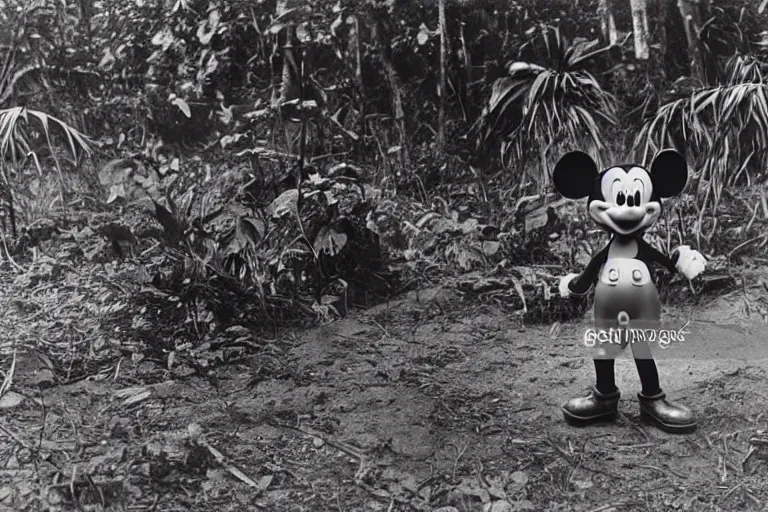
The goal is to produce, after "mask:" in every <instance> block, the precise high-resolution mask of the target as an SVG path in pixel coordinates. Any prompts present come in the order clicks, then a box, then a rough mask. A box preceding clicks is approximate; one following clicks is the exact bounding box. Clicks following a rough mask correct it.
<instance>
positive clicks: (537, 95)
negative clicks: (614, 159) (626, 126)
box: [483, 27, 617, 192]
mask: <svg viewBox="0 0 768 512" xmlns="http://www.w3.org/2000/svg"><path fill="white" fill-rule="evenodd" d="M542 39H543V43H544V55H543V58H542V59H541V60H542V61H544V64H545V65H539V64H536V63H529V62H514V63H512V64H510V65H509V67H508V71H509V76H506V77H502V78H499V79H498V80H496V82H495V83H494V84H493V92H492V95H491V98H490V101H489V102H488V105H487V106H486V108H485V110H484V113H483V125H484V127H485V130H486V131H485V133H484V139H485V140H487V139H489V138H490V137H492V136H498V135H500V136H501V137H502V138H503V139H504V143H503V144H502V146H501V158H502V162H504V163H505V164H506V163H508V162H509V161H510V160H511V159H512V158H513V159H514V160H516V161H518V162H522V161H525V160H526V159H527V158H528V157H529V155H530V154H531V153H532V152H534V153H535V155H536V157H537V158H538V163H539V175H538V176H537V177H536V178H537V181H538V183H539V192H541V191H542V190H543V189H544V188H545V187H546V186H548V184H549V178H548V175H549V172H548V168H547V159H548V155H549V150H550V148H552V147H553V146H554V145H556V144H558V143H562V142H566V143H569V144H573V145H576V144H584V145H586V146H587V149H588V150H591V152H592V153H595V156H596V157H598V160H599V153H600V152H602V151H603V150H605V149H606V143H605V136H604V133H603V129H604V126H605V125H606V124H607V125H611V124H615V122H616V113H617V105H616V99H615V98H614V97H613V96H612V95H611V94H610V93H608V92H607V91H606V90H605V89H604V88H603V87H602V86H601V84H600V83H599V82H598V81H597V79H596V78H595V77H594V76H593V75H592V74H591V73H590V72H589V71H588V70H587V69H586V68H587V67H588V66H589V65H591V64H594V63H595V61H596V60H597V58H598V57H600V56H601V55H603V54H604V53H605V52H606V51H608V50H610V49H611V48H612V46H608V47H602V48H598V45H599V41H598V40H593V41H586V40H583V39H577V40H574V41H569V40H568V39H567V38H566V37H565V36H564V35H563V34H562V33H561V31H560V29H559V27H558V28H551V27H546V28H545V29H544V30H543V31H542ZM530 44H531V43H526V45H524V46H523V47H522V48H521V52H522V51H524V50H525V49H526V48H527V47H528V46H529V45H530ZM510 157H512V158H510ZM524 172H525V171H524ZM525 178H526V177H525V174H523V176H521V182H520V186H521V187H524V186H525Z"/></svg>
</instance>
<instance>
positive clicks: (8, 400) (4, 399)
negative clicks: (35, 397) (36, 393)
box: [0, 391, 24, 409]
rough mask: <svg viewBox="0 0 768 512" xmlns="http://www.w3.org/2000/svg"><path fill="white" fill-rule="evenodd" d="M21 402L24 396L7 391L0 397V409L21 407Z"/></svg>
mask: <svg viewBox="0 0 768 512" xmlns="http://www.w3.org/2000/svg"><path fill="white" fill-rule="evenodd" d="M23 401H24V396H22V395H20V394H18V393H16V392H15V391H9V392H7V393H6V394H4V395H3V396H1V397H0V409H14V408H16V407H18V406H19V405H21V403H22V402H23Z"/></svg>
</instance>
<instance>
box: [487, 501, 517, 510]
mask: <svg viewBox="0 0 768 512" xmlns="http://www.w3.org/2000/svg"><path fill="white" fill-rule="evenodd" d="M491 512H512V504H510V503H509V502H508V501H506V500H499V501H494V502H493V505H492V506H491Z"/></svg>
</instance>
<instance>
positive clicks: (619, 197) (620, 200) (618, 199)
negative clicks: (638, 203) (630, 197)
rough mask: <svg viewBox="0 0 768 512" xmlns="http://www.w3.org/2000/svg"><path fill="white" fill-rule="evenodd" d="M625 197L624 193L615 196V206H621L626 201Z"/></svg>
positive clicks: (620, 192)
mask: <svg viewBox="0 0 768 512" xmlns="http://www.w3.org/2000/svg"><path fill="white" fill-rule="evenodd" d="M626 199H627V198H626V196H625V195H624V192H622V191H619V193H618V194H616V204H617V205H619V206H623V205H624V202H625V201H626Z"/></svg>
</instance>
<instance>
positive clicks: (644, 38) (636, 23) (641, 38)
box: [630, 0, 650, 60]
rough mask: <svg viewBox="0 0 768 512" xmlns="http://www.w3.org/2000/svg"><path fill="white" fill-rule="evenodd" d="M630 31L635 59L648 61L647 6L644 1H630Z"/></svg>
mask: <svg viewBox="0 0 768 512" xmlns="http://www.w3.org/2000/svg"><path fill="white" fill-rule="evenodd" d="M630 7H631V9H632V30H633V32H634V39H635V58H637V59H641V60H648V57H649V56H650V51H649V47H648V6H647V2H646V0H630Z"/></svg>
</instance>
